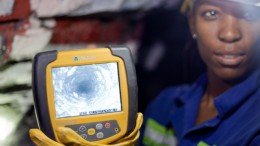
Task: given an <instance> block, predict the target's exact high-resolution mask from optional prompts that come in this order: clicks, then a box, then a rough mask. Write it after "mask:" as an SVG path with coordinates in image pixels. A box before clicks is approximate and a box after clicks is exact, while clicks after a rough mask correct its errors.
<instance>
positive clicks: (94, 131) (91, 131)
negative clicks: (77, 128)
mask: <svg viewBox="0 0 260 146" xmlns="http://www.w3.org/2000/svg"><path fill="white" fill-rule="evenodd" d="M95 133H96V130H95V129H94V128H90V129H88V135H94V134H95Z"/></svg>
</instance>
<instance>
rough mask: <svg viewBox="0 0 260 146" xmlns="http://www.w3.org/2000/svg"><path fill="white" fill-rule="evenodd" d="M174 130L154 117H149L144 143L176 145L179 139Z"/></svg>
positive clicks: (159, 145) (155, 145) (154, 145)
mask: <svg viewBox="0 0 260 146" xmlns="http://www.w3.org/2000/svg"><path fill="white" fill-rule="evenodd" d="M174 135H175V134H174V131H173V129H171V128H167V127H165V126H163V125H161V124H159V123H157V122H156V121H155V120H153V119H151V118H150V119H148V120H147V122H146V128H145V132H144V138H143V144H145V145H147V146H176V145H177V139H176V137H175V136H174Z"/></svg>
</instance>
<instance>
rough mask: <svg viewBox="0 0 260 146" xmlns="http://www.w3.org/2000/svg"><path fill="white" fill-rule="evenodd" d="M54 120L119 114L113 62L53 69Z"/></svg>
mask: <svg viewBox="0 0 260 146" xmlns="http://www.w3.org/2000/svg"><path fill="white" fill-rule="evenodd" d="M52 79H53V80H52V83H53V89H54V102H55V110H56V118H66V117H72V116H85V115H94V114H104V113H111V112H119V111H122V105H121V96H120V90H119V77H118V66H117V63H116V62H112V63H103V64H91V65H81V66H67V67H58V68H52Z"/></svg>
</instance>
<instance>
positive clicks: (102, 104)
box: [33, 46, 137, 144]
mask: <svg viewBox="0 0 260 146" xmlns="http://www.w3.org/2000/svg"><path fill="white" fill-rule="evenodd" d="M33 95H34V103H35V111H36V116H37V121H38V125H39V128H40V129H41V130H42V131H43V132H44V133H45V134H46V135H47V136H49V137H50V138H52V139H56V140H57V141H59V140H58V138H57V136H56V133H55V129H56V128H57V127H60V126H65V127H70V128H72V129H73V130H74V131H76V132H77V133H78V134H80V135H81V136H82V137H83V138H85V139H86V140H88V141H95V142H98V143H104V144H107V143H110V142H113V141H115V140H117V139H119V138H121V137H123V136H125V135H127V134H129V133H130V132H131V131H132V130H133V129H134V127H135V124H136V123H135V121H136V116H137V83H136V74H135V67H134V64H133V60H132V56H131V53H130V50H129V49H127V48H126V47H123V46H112V47H108V48H95V49H82V50H69V51H61V52H58V51H49V52H42V53H39V54H37V55H36V56H35V58H34V60H33Z"/></svg>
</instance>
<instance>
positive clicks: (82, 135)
mask: <svg viewBox="0 0 260 146" xmlns="http://www.w3.org/2000/svg"><path fill="white" fill-rule="evenodd" d="M80 136H81V137H82V138H84V139H87V137H88V135H87V134H81V135H80Z"/></svg>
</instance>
